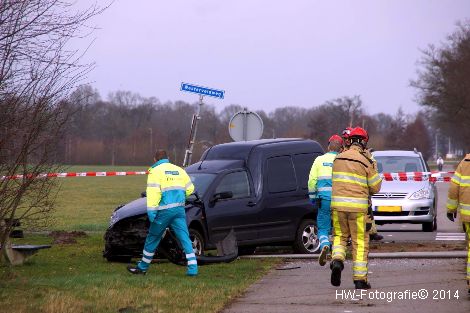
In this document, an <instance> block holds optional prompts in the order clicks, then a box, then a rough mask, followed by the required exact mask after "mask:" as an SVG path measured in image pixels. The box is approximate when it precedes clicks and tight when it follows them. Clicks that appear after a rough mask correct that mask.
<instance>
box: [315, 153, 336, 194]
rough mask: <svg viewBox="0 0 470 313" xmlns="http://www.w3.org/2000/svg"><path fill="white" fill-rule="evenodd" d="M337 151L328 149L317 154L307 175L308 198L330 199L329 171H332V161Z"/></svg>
mask: <svg viewBox="0 0 470 313" xmlns="http://www.w3.org/2000/svg"><path fill="white" fill-rule="evenodd" d="M337 155H338V153H337V152H334V151H330V152H327V153H325V154H324V155H322V156H319V157H317V158H316V159H315V161H314V162H313V165H312V168H311V169H310V175H309V177H308V194H309V197H310V199H315V198H316V197H319V198H322V199H327V200H330V199H331V186H332V184H331V173H332V171H333V161H334V160H335V158H336V156H337Z"/></svg>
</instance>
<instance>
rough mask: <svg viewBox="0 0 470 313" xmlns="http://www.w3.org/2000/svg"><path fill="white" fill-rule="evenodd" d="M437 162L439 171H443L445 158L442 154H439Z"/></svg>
mask: <svg viewBox="0 0 470 313" xmlns="http://www.w3.org/2000/svg"><path fill="white" fill-rule="evenodd" d="M436 163H437V169H438V170H439V172H442V167H443V166H444V159H443V158H442V157H441V156H439V158H438V159H437V161H436Z"/></svg>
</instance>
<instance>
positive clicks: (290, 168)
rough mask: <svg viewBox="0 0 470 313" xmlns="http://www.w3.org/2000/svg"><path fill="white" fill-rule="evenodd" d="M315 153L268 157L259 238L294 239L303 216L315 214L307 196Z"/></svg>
mask: <svg viewBox="0 0 470 313" xmlns="http://www.w3.org/2000/svg"><path fill="white" fill-rule="evenodd" d="M316 156H317V154H314V153H306V154H298V155H293V156H290V155H287V156H275V157H271V158H268V159H267V160H266V164H265V182H264V186H265V187H264V195H265V200H264V206H263V207H264V208H263V211H262V212H261V214H260V222H259V223H260V233H259V237H260V240H278V241H291V240H294V238H295V233H296V231H297V226H298V224H299V223H300V220H301V218H302V217H304V216H305V215H307V214H313V206H312V205H311V204H310V202H309V200H308V190H307V180H308V173H309V172H310V168H311V166H312V164H313V161H314V159H315V157H316Z"/></svg>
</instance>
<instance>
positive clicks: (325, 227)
mask: <svg viewBox="0 0 470 313" xmlns="http://www.w3.org/2000/svg"><path fill="white" fill-rule="evenodd" d="M342 147H343V139H341V137H340V136H338V135H333V136H331V137H330V139H329V140H328V152H327V153H325V154H324V155H322V156H319V157H317V158H316V159H315V161H314V162H313V165H312V168H311V169H310V175H309V177H308V192H309V197H310V201H311V202H312V204H313V205H314V206H316V207H317V208H318V211H317V228H318V237H319V240H320V257H319V258H318V263H320V265H321V266H324V265H325V264H326V257H327V255H328V252H329V251H330V239H329V236H330V231H331V209H330V202H331V173H332V171H333V161H334V160H335V158H336V156H337V155H338V153H339V152H341V150H342Z"/></svg>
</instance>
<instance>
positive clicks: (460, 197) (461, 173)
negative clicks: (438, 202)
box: [447, 154, 470, 222]
mask: <svg viewBox="0 0 470 313" xmlns="http://www.w3.org/2000/svg"><path fill="white" fill-rule="evenodd" d="M457 208H458V209H459V213H460V220H461V221H462V222H470V154H467V155H466V156H465V158H464V159H463V160H462V161H461V162H460V164H459V165H458V166H457V169H456V170H455V174H454V177H452V180H451V181H450V187H449V194H448V196H447V212H448V213H454V212H456V211H457Z"/></svg>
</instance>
